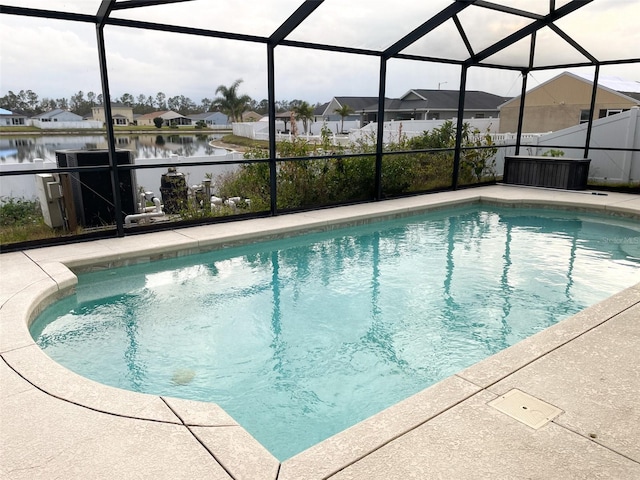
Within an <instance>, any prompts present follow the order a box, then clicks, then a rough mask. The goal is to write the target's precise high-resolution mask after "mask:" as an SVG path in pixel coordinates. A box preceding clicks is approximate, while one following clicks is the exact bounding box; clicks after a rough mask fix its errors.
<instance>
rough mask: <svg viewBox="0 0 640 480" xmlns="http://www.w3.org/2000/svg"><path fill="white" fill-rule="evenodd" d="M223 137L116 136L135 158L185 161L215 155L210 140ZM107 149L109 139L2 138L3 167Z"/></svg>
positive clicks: (120, 145) (102, 137) (93, 136)
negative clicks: (65, 152) (63, 153)
mask: <svg viewBox="0 0 640 480" xmlns="http://www.w3.org/2000/svg"><path fill="white" fill-rule="evenodd" d="M219 138H222V135H220V134H215V135H212V134H191V135H154V134H144V135H117V136H116V146H117V148H122V149H125V150H131V152H132V154H133V158H134V159H137V158H169V156H170V155H172V154H176V155H181V156H185V157H201V156H207V155H214V153H215V150H216V148H215V147H212V146H211V145H209V142H210V141H211V140H216V139H219ZM96 148H103V149H106V148H108V147H107V137H106V135H37V136H35V135H25V136H16V137H13V136H12V137H0V164H2V165H8V164H24V163H33V160H34V159H35V158H41V159H43V160H44V161H45V163H46V162H48V161H51V162H53V163H55V161H56V154H55V152H56V150H68V149H73V150H88V149H96Z"/></svg>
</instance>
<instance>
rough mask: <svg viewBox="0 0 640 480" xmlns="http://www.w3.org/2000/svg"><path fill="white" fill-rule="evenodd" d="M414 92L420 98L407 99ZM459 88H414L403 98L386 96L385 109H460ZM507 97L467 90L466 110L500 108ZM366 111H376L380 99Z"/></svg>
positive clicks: (368, 106)
mask: <svg viewBox="0 0 640 480" xmlns="http://www.w3.org/2000/svg"><path fill="white" fill-rule="evenodd" d="M411 94H413V96H417V97H418V98H419V99H417V100H405V99H406V97H408V96H409V95H411ZM459 95H460V94H459V92H458V90H427V89H413V90H409V91H408V92H407V93H405V94H404V95H403V96H402V97H401V98H386V99H385V101H384V109H385V110H386V111H395V112H399V111H406V112H411V111H414V110H416V111H420V112H423V111H425V110H458V98H459ZM505 100H507V98H505V97H500V96H498V95H494V94H492V93H487V92H482V91H478V90H470V91H467V93H466V96H465V102H464V109H465V111H473V110H482V111H486V110H498V106H499V105H501V104H502V103H504V102H505ZM363 110H364V111H365V112H376V111H377V110H378V101H377V99H376V101H375V103H372V104H369V105H367V106H366V107H364V108H363Z"/></svg>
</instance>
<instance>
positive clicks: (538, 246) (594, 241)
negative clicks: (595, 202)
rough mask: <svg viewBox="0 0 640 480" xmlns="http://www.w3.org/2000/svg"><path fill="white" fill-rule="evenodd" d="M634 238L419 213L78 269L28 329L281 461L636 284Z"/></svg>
mask: <svg viewBox="0 0 640 480" xmlns="http://www.w3.org/2000/svg"><path fill="white" fill-rule="evenodd" d="M639 235H640V233H639V232H638V229H637V225H636V224H635V223H631V222H625V221H622V220H612V219H611V218H606V219H605V218H604V217H598V216H588V215H582V214H571V213H566V212H550V211H537V210H513V209H497V208H490V209H487V208H485V207H483V208H482V209H481V210H478V209H477V208H464V209H456V210H454V211H453V212H451V214H449V213H447V214H445V213H444V212H435V213H431V214H428V215H422V216H420V217H411V218H409V219H405V220H396V221H391V222H383V223H380V224H372V225H368V226H365V227H361V228H358V229H343V230H336V231H333V232H330V233H324V234H314V235H308V236H305V237H299V238H291V239H287V240H280V241H277V242H267V243H262V244H256V245H252V246H249V247H243V248H242V249H238V248H233V249H227V250H223V251H217V252H211V253H209V254H206V255H199V256H196V257H192V258H190V259H188V260H187V259H184V258H183V259H174V260H168V261H162V262H157V263H151V264H147V265H138V266H135V267H127V268H125V269H115V270H110V271H106V272H100V273H94V274H88V275H83V276H81V277H80V283H79V285H78V289H77V294H76V295H75V296H72V297H69V298H67V299H65V300H63V301H62V302H59V303H58V304H55V305H54V306H53V307H51V308H50V309H48V310H47V311H46V312H45V313H44V314H43V315H42V316H41V317H40V318H39V319H38V320H37V321H36V322H35V323H34V324H33V326H32V333H33V335H34V337H36V338H37V339H38V343H39V344H40V346H41V347H42V348H43V349H44V350H45V351H46V352H47V353H48V354H49V355H50V356H51V357H53V358H54V359H55V360H57V361H58V362H59V363H62V364H63V365H65V366H67V367H69V368H71V369H72V370H74V371H76V372H78V373H80V374H82V375H84V376H87V377H89V378H93V379H95V380H98V381H101V382H103V383H107V384H110V385H114V386H119V387H122V388H128V389H132V390H136V391H146V392H149V393H156V394H164V395H172V396H179V397H186V398H193V399H199V400H205V401H215V402H216V403H219V404H220V405H221V406H223V408H225V410H227V411H228V412H229V413H230V414H231V415H232V416H234V417H235V418H236V419H237V420H238V421H239V422H240V423H241V424H242V425H243V426H244V427H245V428H246V429H247V430H249V432H251V433H252V434H253V435H254V436H255V437H256V438H257V439H258V440H260V441H261V442H262V443H263V444H264V445H265V446H267V448H269V449H270V450H271V451H272V452H273V453H274V455H276V456H277V457H279V458H280V459H284V458H288V457H289V456H291V455H293V454H295V453H296V452H297V451H300V450H302V449H304V448H306V447H307V446H310V445H312V444H314V443H316V442H317V441H319V440H321V439H323V438H326V437H328V436H330V435H331V434H333V433H336V432H337V431H340V430H342V429H343V428H346V427H347V426H349V425H352V424H353V423H356V422H357V421H359V420H361V419H363V418H366V417H368V416H370V415H371V414H373V413H376V412H377V411H379V410H381V409H382V408H384V407H386V406H388V405H390V404H393V403H395V402H397V401H398V400H400V399H402V398H405V397H407V396H409V395H410V394H411V393H414V392H416V391H418V390H421V389H423V388H425V387H427V386H428V385H430V384H432V383H435V382H436V381H438V380H440V379H441V378H444V377H446V376H449V375H450V374H452V373H455V372H456V371H458V370H460V369H462V368H464V367H465V366H467V365H469V364H471V363H475V362H476V361H478V360H479V359H481V358H484V357H486V356H488V355H491V354H492V353H494V352H495V351H498V350H501V349H503V348H505V347H506V346H508V345H511V344H513V343H515V342H517V341H518V340H520V339H521V338H525V337H527V336H529V335H531V334H532V333H535V332H536V331H538V330H540V329H543V328H545V327H546V326H549V325H551V324H553V323H555V322H557V321H558V320H560V319H561V318H564V317H566V316H568V315H570V314H572V313H575V312H577V311H579V310H581V309H583V308H585V307H586V306H588V305H591V304H593V303H595V302H596V301H597V300H599V299H602V298H605V297H607V296H609V295H610V294H612V293H614V292H617V291H619V290H621V289H622V288H624V287H626V286H629V285H631V284H633V283H635V282H637V281H638V262H639V258H640V254H638V250H639V249H640V245H639V243H640V242H639V239H640V237H639ZM425 252H426V255H424V253H425ZM419 255H422V256H419ZM188 262H189V263H188ZM124 272H127V275H126V276H125V275H124ZM543 300H547V301H548V303H547V304H546V305H545V304H543V303H542V301H543ZM107 302H109V303H110V304H111V306H109V307H107V306H105V304H106V303H107ZM223 302H225V303H224V305H223ZM186 307H194V308H193V310H192V311H191V313H189V314H187V313H186V312H185V308H186ZM53 318H57V320H56V321H55V322H53V323H50V324H47V323H48V322H49V320H50V319H53ZM187 318H188V319H189V324H188V325H186V323H185V320H186V319H187ZM134 320H135V321H134ZM159 331H162V332H164V333H163V335H162V336H160V335H159V334H158V332H159ZM185 335H186V336H185ZM440 348H442V350H438V349H440ZM250 364H253V365H257V368H255V369H254V371H253V372H250V371H249V365H250ZM328 372H332V374H331V376H329V375H328ZM243 409H244V410H243ZM265 419H267V420H268V422H264V420H265Z"/></svg>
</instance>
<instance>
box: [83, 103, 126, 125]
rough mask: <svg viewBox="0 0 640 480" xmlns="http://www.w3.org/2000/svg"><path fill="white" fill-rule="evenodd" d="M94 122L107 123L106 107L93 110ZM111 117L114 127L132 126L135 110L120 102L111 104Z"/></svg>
mask: <svg viewBox="0 0 640 480" xmlns="http://www.w3.org/2000/svg"><path fill="white" fill-rule="evenodd" d="M91 113H92V115H93V120H96V121H99V122H102V123H103V124H104V123H105V113H104V105H99V106H97V107H93V108H92V109H91ZM111 117H112V118H113V124H114V125H132V124H133V123H134V121H133V108H132V107H130V106H129V105H125V104H124V103H119V102H111Z"/></svg>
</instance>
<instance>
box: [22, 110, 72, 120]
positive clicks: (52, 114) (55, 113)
mask: <svg viewBox="0 0 640 480" xmlns="http://www.w3.org/2000/svg"><path fill="white" fill-rule="evenodd" d="M63 113H64V114H67V115H71V116H74V117H78V118H82V117H81V116H80V115H77V114H75V113H73V112H70V111H69V110H63V109H61V108H56V109H54V110H50V111H48V112H44V113H40V114H38V115H34V116H33V117H32V118H36V119H38V118H54V117H57V116H58V115H61V114H63Z"/></svg>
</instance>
